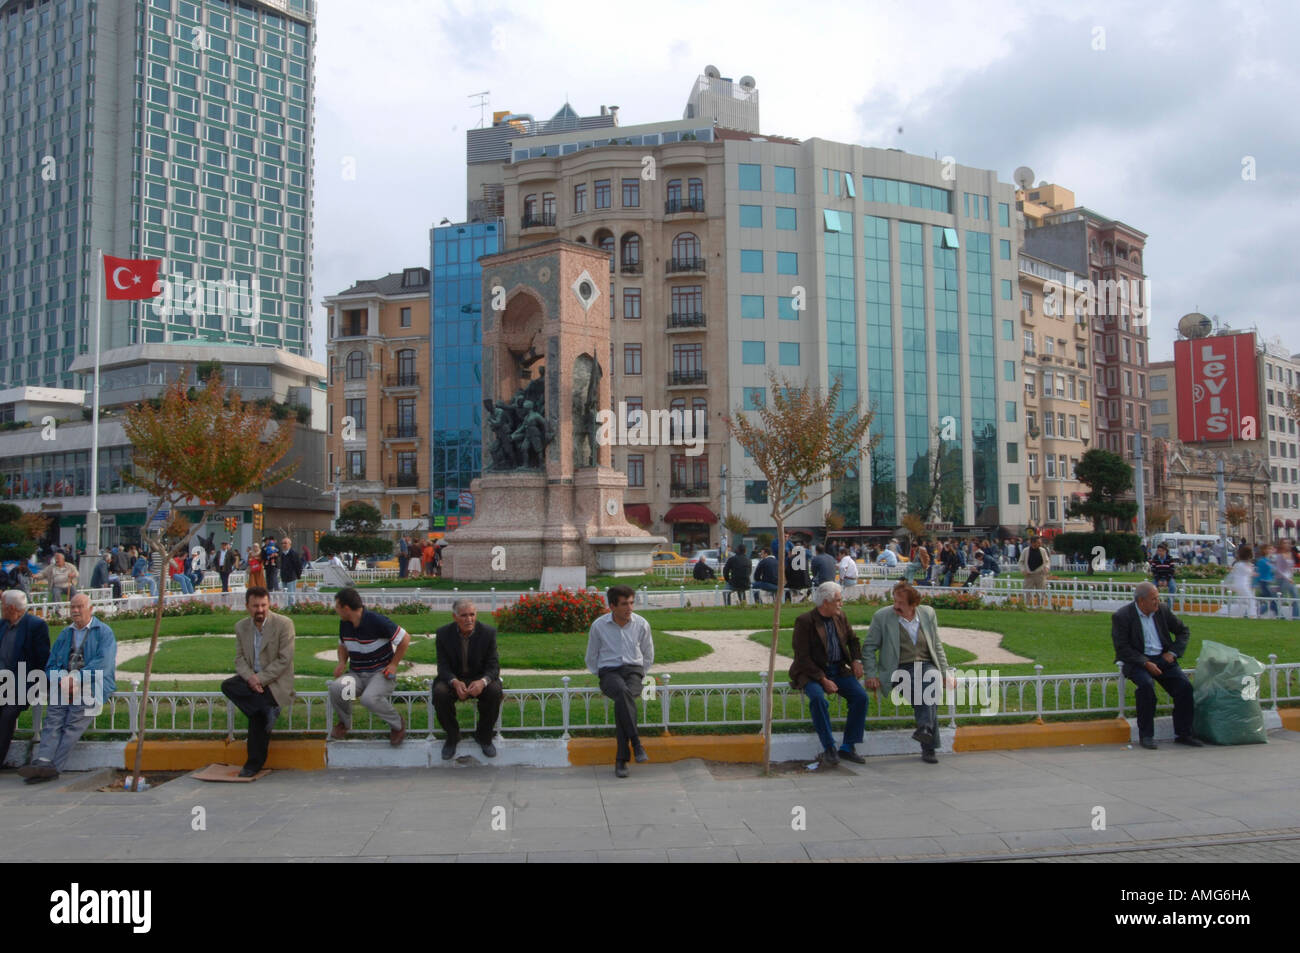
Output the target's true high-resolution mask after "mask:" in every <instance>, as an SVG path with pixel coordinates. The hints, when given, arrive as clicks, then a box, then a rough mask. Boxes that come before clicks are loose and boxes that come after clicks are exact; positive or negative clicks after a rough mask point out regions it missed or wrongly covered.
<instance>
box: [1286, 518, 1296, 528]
mask: <svg viewBox="0 0 1300 953" xmlns="http://www.w3.org/2000/svg"><path fill="white" fill-rule="evenodd" d="M1286 528H1287V529H1295V520H1287V521H1286Z"/></svg>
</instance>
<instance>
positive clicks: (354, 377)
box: [347, 351, 366, 381]
mask: <svg viewBox="0 0 1300 953" xmlns="http://www.w3.org/2000/svg"><path fill="white" fill-rule="evenodd" d="M365 376H366V356H365V354H363V353H362V352H361V351H352V352H351V353H350V354H348V363H347V379H348V380H350V381H358V380H361V379H362V378H363V377H365Z"/></svg>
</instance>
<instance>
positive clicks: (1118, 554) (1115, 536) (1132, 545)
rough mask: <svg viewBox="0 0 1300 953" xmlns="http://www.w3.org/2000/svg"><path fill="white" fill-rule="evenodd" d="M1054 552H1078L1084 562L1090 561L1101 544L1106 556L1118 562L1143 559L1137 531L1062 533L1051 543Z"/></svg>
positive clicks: (1133, 561) (1066, 554)
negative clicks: (1095, 548)
mask: <svg viewBox="0 0 1300 953" xmlns="http://www.w3.org/2000/svg"><path fill="white" fill-rule="evenodd" d="M1050 545H1051V549H1052V552H1054V553H1062V554H1064V555H1065V556H1067V557H1068V556H1072V555H1074V554H1075V553H1078V554H1079V555H1080V556H1082V557H1083V561H1084V562H1090V561H1091V559H1092V551H1093V548H1094V547H1096V546H1100V547H1101V548H1102V549H1104V550H1105V551H1106V558H1107V559H1113V560H1115V561H1116V562H1117V563H1138V562H1141V561H1142V540H1141V539H1140V538H1139V537H1138V535H1137V533H1061V534H1059V535H1058V536H1056V538H1055V539H1053V540H1052V541H1051V543H1050Z"/></svg>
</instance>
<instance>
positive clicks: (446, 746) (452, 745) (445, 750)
mask: <svg viewBox="0 0 1300 953" xmlns="http://www.w3.org/2000/svg"><path fill="white" fill-rule="evenodd" d="M454 757H456V742H454V741H444V742H443V743H442V760H443V761H450V760H451V759H452V758H454Z"/></svg>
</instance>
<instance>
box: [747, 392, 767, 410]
mask: <svg viewBox="0 0 1300 953" xmlns="http://www.w3.org/2000/svg"><path fill="white" fill-rule="evenodd" d="M744 394H745V402H744V404H743V406H744V409H745V410H759V409H760V408H762V407H765V406H766V405H767V388H765V387H746V388H745V390H744Z"/></svg>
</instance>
